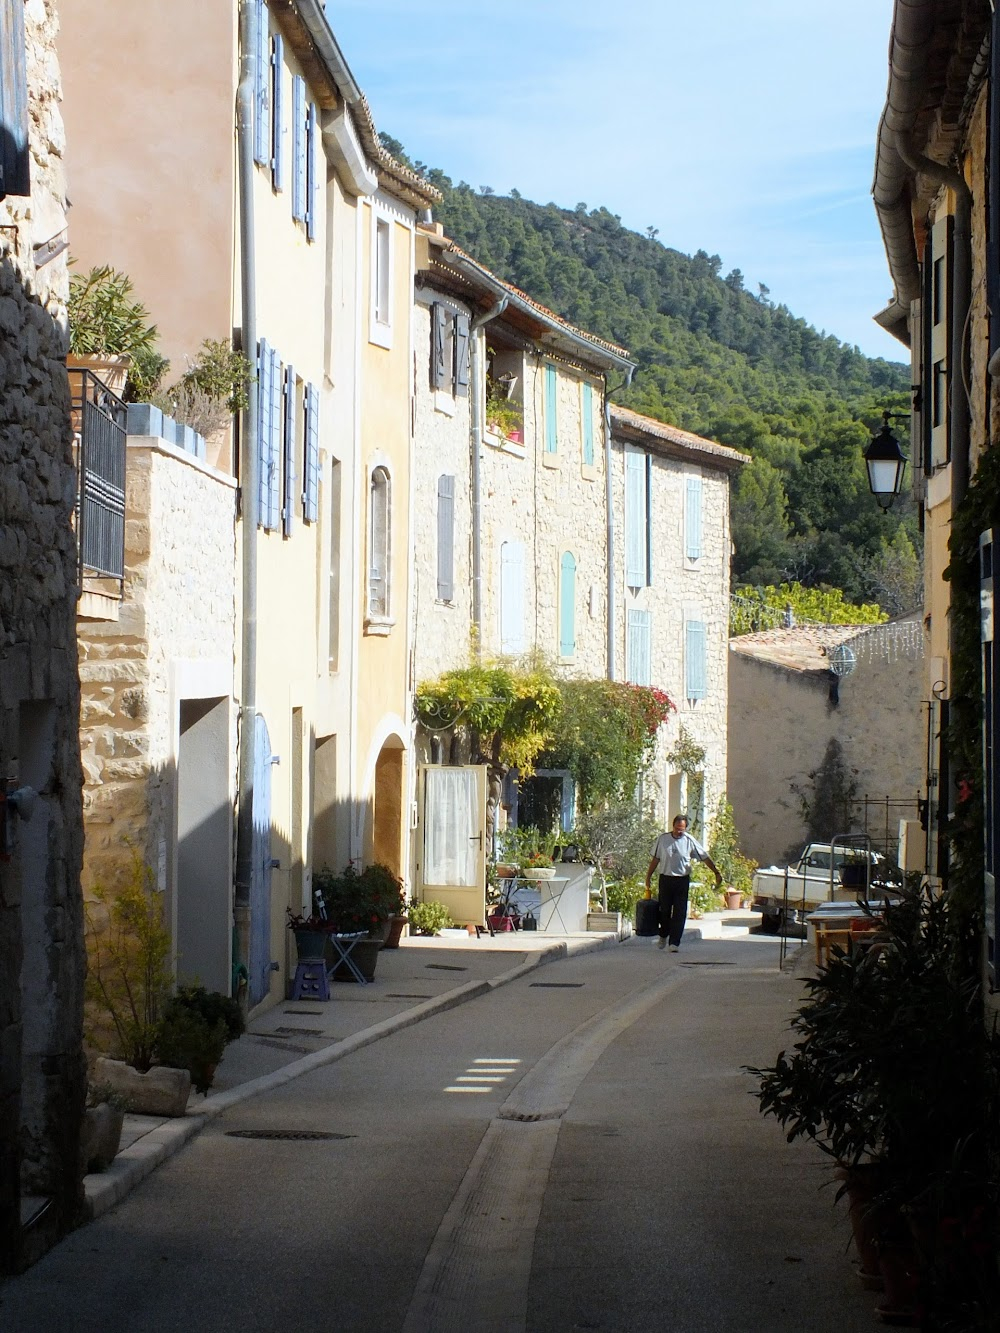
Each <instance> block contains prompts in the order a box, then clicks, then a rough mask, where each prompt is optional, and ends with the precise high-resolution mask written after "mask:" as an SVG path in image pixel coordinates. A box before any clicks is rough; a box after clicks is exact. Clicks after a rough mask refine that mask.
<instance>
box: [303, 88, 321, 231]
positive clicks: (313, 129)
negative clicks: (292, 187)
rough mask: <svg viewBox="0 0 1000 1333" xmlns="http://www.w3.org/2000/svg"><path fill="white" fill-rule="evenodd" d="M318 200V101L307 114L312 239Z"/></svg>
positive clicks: (308, 218) (308, 221) (308, 213)
mask: <svg viewBox="0 0 1000 1333" xmlns="http://www.w3.org/2000/svg"><path fill="white" fill-rule="evenodd" d="M324 184H325V182H324ZM318 200H319V121H318V119H317V116H316V103H315V102H310V103H309V111H308V114H307V116H306V238H307V239H308V240H310V241H314V240H315V239H316V228H317V225H318V218H317V216H316V209H317V206H318Z"/></svg>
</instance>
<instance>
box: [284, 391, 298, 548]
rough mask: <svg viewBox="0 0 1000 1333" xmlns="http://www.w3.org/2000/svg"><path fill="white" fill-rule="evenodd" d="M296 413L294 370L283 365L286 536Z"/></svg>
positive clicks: (291, 511)
mask: <svg viewBox="0 0 1000 1333" xmlns="http://www.w3.org/2000/svg"><path fill="white" fill-rule="evenodd" d="M297 424H298V415H297V414H296V411H295V370H294V368H293V367H292V366H286V367H285V491H284V505H283V507H282V510H281V530H282V532H284V534H285V536H286V537H290V536H291V535H292V528H293V526H294V520H295V481H296V477H295V455H296V453H297V449H296V445H297V444H298V441H297V440H296V438H295V437H296V434H297V431H296V429H295V427H296V425H297Z"/></svg>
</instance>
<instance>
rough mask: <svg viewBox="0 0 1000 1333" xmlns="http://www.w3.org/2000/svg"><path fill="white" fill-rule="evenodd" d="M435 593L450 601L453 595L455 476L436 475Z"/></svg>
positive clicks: (444, 600)
mask: <svg viewBox="0 0 1000 1333" xmlns="http://www.w3.org/2000/svg"><path fill="white" fill-rule="evenodd" d="M437 505H438V507H437V530H438V531H437V537H438V549H437V595H438V600H439V601H442V602H450V601H451V599H452V598H453V597H454V595H455V478H454V477H449V476H447V475H442V476H440V477H438V491H437Z"/></svg>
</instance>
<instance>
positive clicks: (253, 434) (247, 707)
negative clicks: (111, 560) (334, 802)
mask: <svg viewBox="0 0 1000 1333" xmlns="http://www.w3.org/2000/svg"><path fill="white" fill-rule="evenodd" d="M256 26H257V25H256V11H255V6H254V3H253V0H240V81H239V85H238V87H237V90H236V144H237V162H238V175H239V209H240V297H241V304H242V343H243V352H244V355H245V356H247V357H248V358H249V359H250V361H251V362H253V360H254V359H255V357H256V355H257V291H256V285H255V278H254V255H255V249H256V246H255V237H254V210H253V185H254V161H253V126H254V59H253V53H254V51H255V50H256V47H257V42H256V38H257V32H256ZM247 400H248V402H247V407H246V409H245V410H244V412H243V414H242V417H241V419H240V490H239V496H240V518H241V522H242V527H241V562H242V582H243V588H242V608H241V610H242V616H241V635H242V644H241V679H240V729H239V776H238V783H239V789H238V803H237V808H238V812H239V813H238V821H237V830H236V895H235V902H234V911H233V915H234V920H235V924H236V952H237V957H236V958H235V959H234V960H233V961H234V965H235V964H237V963H241V964H243V965H244V966H245V965H246V964H247V963H248V962H249V959H250V884H251V880H252V878H253V785H254V767H255V759H256V753H255V751H256V741H255V733H256V720H257V486H258V464H257V456H258V455H257V376H256V375H251V377H250V383H249V385H248V386H247Z"/></svg>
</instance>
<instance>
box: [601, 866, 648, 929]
mask: <svg viewBox="0 0 1000 1333" xmlns="http://www.w3.org/2000/svg"><path fill="white" fill-rule="evenodd" d="M645 892H646V883H645V880H644V879H643V878H642V876H641V875H631V876H629V878H628V879H619V880H615V881H614V883H612V884H609V885H608V889H607V894H608V911H609V912H621V914H622V916H623V917H626V918H627V919H628V920H629V921H634V920H635V905H636V903H637V902H638V901H639V899H640V898H641V897H642V896H643V894H644V893H645Z"/></svg>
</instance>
